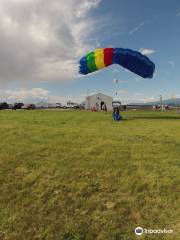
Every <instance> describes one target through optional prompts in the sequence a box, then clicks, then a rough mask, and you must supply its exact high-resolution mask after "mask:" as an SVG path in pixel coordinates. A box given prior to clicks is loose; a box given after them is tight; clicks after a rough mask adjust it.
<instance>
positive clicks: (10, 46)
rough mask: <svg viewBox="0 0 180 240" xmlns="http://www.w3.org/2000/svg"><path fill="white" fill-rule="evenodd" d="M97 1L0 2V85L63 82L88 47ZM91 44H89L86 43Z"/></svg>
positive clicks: (9, 0)
mask: <svg viewBox="0 0 180 240" xmlns="http://www.w3.org/2000/svg"><path fill="white" fill-rule="evenodd" d="M99 3H100V0H66V1H59V0H53V1H49V0H36V1H34V0H26V1H25V0H21V1H12V0H1V1H0V73H1V75H0V85H2V84H3V83H7V84H8V83H9V82H12V81H19V82H23V83H24V82H42V81H48V82H50V81H67V80H72V79H74V78H75V77H76V76H77V74H78V59H79V58H80V56H81V55H82V54H84V53H85V52H86V51H88V50H89V49H91V48H93V46H92V45H90V44H89V43H88V38H89V36H90V35H92V34H93V31H94V29H95V28H94V25H95V24H98V23H97V21H98V20H97V19H92V18H90V15H89V13H90V11H91V10H92V9H94V8H96V7H97V6H98V4H99ZM91 44H92V43H91Z"/></svg>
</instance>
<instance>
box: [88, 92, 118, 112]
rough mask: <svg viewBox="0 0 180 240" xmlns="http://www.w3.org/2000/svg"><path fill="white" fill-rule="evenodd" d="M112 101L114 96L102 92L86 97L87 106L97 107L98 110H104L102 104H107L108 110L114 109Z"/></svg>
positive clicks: (89, 107)
mask: <svg viewBox="0 0 180 240" xmlns="http://www.w3.org/2000/svg"><path fill="white" fill-rule="evenodd" d="M112 101H113V99H112V97H110V96H107V95H105V94H102V93H97V94H94V95H90V96H88V97H86V100H85V108H86V109H91V108H94V107H95V108H96V109H98V110H102V106H103V105H104V104H106V106H107V110H112Z"/></svg>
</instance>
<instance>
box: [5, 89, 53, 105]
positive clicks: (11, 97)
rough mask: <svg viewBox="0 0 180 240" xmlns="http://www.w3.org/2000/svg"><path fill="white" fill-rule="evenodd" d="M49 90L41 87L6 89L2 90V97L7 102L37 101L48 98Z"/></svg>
mask: <svg viewBox="0 0 180 240" xmlns="http://www.w3.org/2000/svg"><path fill="white" fill-rule="evenodd" d="M49 94H50V92H49V91H48V90H46V89H42V88H33V89H30V90H27V89H16V90H7V91H5V92H4V99H5V100H7V101H8V102H17V101H18V102H19V101H20V102H21V101H22V102H37V101H40V100H41V101H47V100H48V99H49Z"/></svg>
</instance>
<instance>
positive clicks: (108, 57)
mask: <svg viewBox="0 0 180 240" xmlns="http://www.w3.org/2000/svg"><path fill="white" fill-rule="evenodd" d="M113 52H114V49H113V48H104V64H105V65H106V66H109V65H111V64H112V63H113V61H112V60H113Z"/></svg>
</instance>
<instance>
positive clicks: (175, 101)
mask: <svg viewBox="0 0 180 240" xmlns="http://www.w3.org/2000/svg"><path fill="white" fill-rule="evenodd" d="M131 104H132V105H160V104H161V103H160V101H155V102H147V103H130V104H129V105H131ZM163 104H164V105H169V106H180V98H176V99H174V98H170V99H164V100H163Z"/></svg>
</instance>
